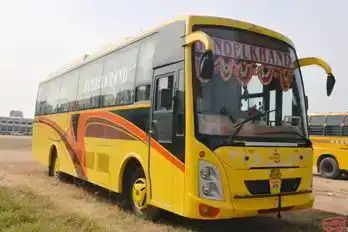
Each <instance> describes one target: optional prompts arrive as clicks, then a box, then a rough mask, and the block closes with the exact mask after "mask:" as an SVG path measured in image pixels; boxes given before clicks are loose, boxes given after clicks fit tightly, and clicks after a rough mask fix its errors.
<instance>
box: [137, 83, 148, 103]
mask: <svg viewBox="0 0 348 232" xmlns="http://www.w3.org/2000/svg"><path fill="white" fill-rule="evenodd" d="M148 100H150V85H143V86H138V87H136V88H135V101H136V102H140V101H148Z"/></svg>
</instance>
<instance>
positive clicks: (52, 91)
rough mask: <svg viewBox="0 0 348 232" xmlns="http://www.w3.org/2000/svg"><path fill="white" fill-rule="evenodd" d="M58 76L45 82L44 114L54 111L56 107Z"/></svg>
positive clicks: (58, 88)
mask: <svg viewBox="0 0 348 232" xmlns="http://www.w3.org/2000/svg"><path fill="white" fill-rule="evenodd" d="M60 80H61V79H60V78H56V79H53V80H51V81H49V82H47V83H46V84H45V85H47V89H45V90H46V105H45V114H52V113H56V112H57V109H58V96H59V90H60V87H61V82H60Z"/></svg>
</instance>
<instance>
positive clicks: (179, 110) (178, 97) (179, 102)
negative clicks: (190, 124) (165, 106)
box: [175, 69, 185, 135]
mask: <svg viewBox="0 0 348 232" xmlns="http://www.w3.org/2000/svg"><path fill="white" fill-rule="evenodd" d="M175 101H176V106H175V108H176V109H175V111H176V114H177V123H178V127H177V129H176V132H177V134H178V135H183V134H184V132H185V74H184V70H183V69H181V70H180V71H179V76H178V81H177V87H176V94H175Z"/></svg>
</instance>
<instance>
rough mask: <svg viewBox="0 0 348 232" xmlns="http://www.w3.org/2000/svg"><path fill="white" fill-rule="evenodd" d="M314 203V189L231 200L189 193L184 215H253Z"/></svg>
mask: <svg viewBox="0 0 348 232" xmlns="http://www.w3.org/2000/svg"><path fill="white" fill-rule="evenodd" d="M279 199H280V200H279ZM313 203H314V196H313V193H312V191H299V192H295V193H282V194H280V195H272V194H268V195H263V196H250V195H247V196H234V197H233V199H232V201H231V202H227V201H212V200H206V199H202V198H199V197H195V196H193V195H188V201H187V207H185V208H186V210H185V211H186V213H185V215H184V216H186V217H188V218H195V219H204V220H217V219H230V218H240V217H252V216H257V215H260V214H267V213H274V212H284V211H293V210H302V209H308V208H312V206H313Z"/></svg>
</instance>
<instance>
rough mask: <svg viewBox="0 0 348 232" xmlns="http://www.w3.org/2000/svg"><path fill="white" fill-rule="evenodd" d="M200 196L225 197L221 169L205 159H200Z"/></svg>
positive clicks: (209, 197)
mask: <svg viewBox="0 0 348 232" xmlns="http://www.w3.org/2000/svg"><path fill="white" fill-rule="evenodd" d="M199 196H200V197H202V198H206V199H212V200H223V199H224V194H223V188H222V183H221V178H220V173H219V170H218V169H217V168H216V167H215V166H214V165H212V164H211V163H209V162H207V161H204V160H200V161H199Z"/></svg>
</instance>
